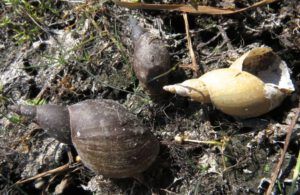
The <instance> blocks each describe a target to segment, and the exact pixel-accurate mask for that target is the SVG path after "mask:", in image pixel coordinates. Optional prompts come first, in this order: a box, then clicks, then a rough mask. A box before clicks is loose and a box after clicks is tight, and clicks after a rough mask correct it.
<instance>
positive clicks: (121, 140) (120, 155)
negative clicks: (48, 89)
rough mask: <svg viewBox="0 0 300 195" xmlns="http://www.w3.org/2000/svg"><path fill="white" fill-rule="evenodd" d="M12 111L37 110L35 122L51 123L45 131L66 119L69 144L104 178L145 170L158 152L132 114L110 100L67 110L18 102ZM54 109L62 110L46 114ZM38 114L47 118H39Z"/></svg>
mask: <svg viewBox="0 0 300 195" xmlns="http://www.w3.org/2000/svg"><path fill="white" fill-rule="evenodd" d="M13 110H14V111H16V112H18V113H20V114H25V115H32V114H33V115H34V114H35V113H36V115H37V117H35V120H36V122H37V123H38V124H40V125H41V122H42V123H43V126H44V125H45V124H50V126H51V128H52V129H51V131H49V130H50V128H48V133H49V132H51V133H52V132H53V131H56V130H59V128H58V127H54V126H55V124H59V125H61V123H62V122H61V121H60V120H61V119H62V120H63V121H64V122H65V126H62V127H64V128H65V127H70V129H71V137H72V143H73V145H74V147H75V148H76V150H77V152H78V155H79V156H80V158H81V160H82V162H83V163H84V165H85V166H86V167H88V168H90V169H91V170H93V171H95V172H96V173H98V174H101V175H104V176H106V177H110V178H125V177H134V176H136V175H138V174H139V173H141V172H143V171H145V170H146V169H147V168H148V167H149V166H150V165H151V164H152V163H153V161H154V160H155V158H156V156H157V155H158V152H159V142H158V140H157V139H156V138H155V136H154V135H153V134H152V133H151V132H150V131H149V130H148V129H146V128H144V127H143V126H142V125H141V124H140V122H139V120H138V119H137V117H136V116H135V115H133V114H131V113H130V112H129V111H127V110H126V108H125V107H124V106H122V105H121V104H119V103H117V102H114V101H112V100H86V101H83V102H79V103H77V104H74V105H71V106H68V107H67V109H63V107H60V106H56V105H45V106H36V107H32V106H25V105H21V106H17V107H14V108H13ZM53 110H57V111H58V112H61V111H62V112H61V113H57V115H54V114H53V115H49V116H47V114H51V113H52V112H53ZM39 113H43V116H44V117H46V119H45V120H44V119H42V120H41V121H39V119H40V118H41V114H40V116H38V114H39ZM63 115H64V116H63ZM51 117H53V118H51ZM67 118H68V122H67ZM45 121H47V122H45ZM55 121H56V122H55ZM41 126H42V125H41ZM64 133H65V131H64V132H63V133H62V134H64ZM68 136H69V134H68Z"/></svg>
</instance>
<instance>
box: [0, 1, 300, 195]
mask: <svg viewBox="0 0 300 195" xmlns="http://www.w3.org/2000/svg"><path fill="white" fill-rule="evenodd" d="M254 2H256V1H252V0H251V1H250V0H243V1H239V2H236V1H225V0H224V1H219V0H218V1H209V2H208V1H200V2H197V3H199V4H201V5H211V6H219V7H228V6H229V7H231V8H234V7H236V8H239V7H245V6H248V5H250V4H253V3H254ZM168 3H184V2H181V1H172V2H169V1H168ZM192 3H195V2H192ZM0 10H1V13H2V14H0V26H1V28H0V34H1V35H3V36H0V72H1V76H0V103H1V116H0V117H1V118H0V190H1V192H3V193H15V194H32V193H54V194H71V193H74V192H77V193H80V194H92V193H94V194H102V193H108V192H109V193H121V194H151V193H157V194H176V193H178V194H241V193H245V194H246V193H247V194H248V193H253V194H260V193H264V192H265V190H266V188H267V186H268V185H269V182H270V177H271V174H272V172H273V169H274V167H275V165H276V163H277V160H278V156H279V155H280V151H281V149H282V148H283V142H284V140H285V136H286V134H287V127H288V126H289V125H290V124H291V118H293V117H294V116H295V109H293V108H296V107H297V102H298V87H299V79H300V76H299V75H300V74H299V73H300V69H299V66H298V65H299V63H300V62H299V59H298V56H299V55H300V48H299V43H300V42H299V41H300V38H299V37H300V36H299V35H300V28H299V22H300V19H299V17H300V16H299V12H298V11H297V10H299V3H298V2H297V0H291V1H278V2H276V3H273V4H270V5H268V6H263V7H258V8H256V9H253V10H251V11H247V12H243V13H241V14H235V15H228V16H209V15H189V16H188V19H189V26H190V36H191V41H192V45H193V49H194V52H195V56H196V61H197V64H198V65H199V67H200V70H202V71H203V72H207V71H209V70H213V69H216V68H222V67H228V66H229V65H230V63H231V62H232V61H233V60H234V59H236V58H237V57H239V56H240V55H241V54H243V53H245V52H246V51H248V50H250V49H251V48H254V47H258V46H269V47H271V48H272V49H273V50H274V51H275V52H276V53H277V54H278V55H280V57H281V58H282V59H283V60H285V61H286V63H287V64H288V66H289V68H290V70H291V73H292V79H293V81H294V84H295V87H296V92H295V93H294V94H292V95H291V96H289V97H287V98H286V100H285V101H284V102H283V103H282V105H281V106H280V107H278V108H277V109H275V110H274V111H272V112H270V113H268V114H266V115H264V116H261V117H258V118H255V119H249V120H240V119H236V118H232V117H230V116H228V115H225V114H223V113H221V112H220V111H218V110H216V109H215V108H214V107H213V106H211V105H202V104H199V103H196V102H192V101H189V100H188V99H186V98H182V97H177V96H172V95H170V96H169V97H167V98H165V99H162V100H161V101H159V102H157V101H152V100H151V98H150V97H149V96H148V95H147V94H146V93H145V92H144V91H143V89H142V88H141V87H140V86H139V83H138V80H137V78H136V77H135V75H134V72H133V71H132V67H131V65H132V53H133V45H132V41H131V40H130V27H129V24H128V21H127V20H128V18H129V16H134V17H135V18H137V19H138V21H139V23H140V24H141V25H142V26H143V27H145V28H146V29H147V30H149V31H151V32H153V33H155V34H156V35H157V36H159V37H160V38H161V39H162V40H164V42H165V43H166V45H167V46H168V49H169V51H170V53H171V61H172V64H173V67H174V70H172V71H170V77H171V82H172V83H177V82H181V81H184V80H186V79H187V78H192V77H193V71H192V70H191V69H188V68H186V67H187V66H186V65H187V64H191V59H190V55H189V49H188V47H187V39H186V33H185V27H184V25H185V24H184V20H183V17H182V15H181V14H180V13H178V12H167V11H153V10H130V9H127V8H124V7H120V6H117V5H115V4H113V3H111V2H105V3H100V2H99V1H86V2H72V1H70V2H67V1H55V2H53V1H48V0H46V1H43V2H40V1H5V2H1V3H0ZM96 98H104V99H113V100H116V101H118V102H120V103H122V104H123V105H125V107H127V108H128V109H129V110H130V111H131V112H133V113H134V114H136V115H137V116H138V117H139V118H140V119H141V121H142V122H143V124H144V125H145V126H147V127H148V128H149V129H151V131H152V132H153V133H154V134H155V136H156V137H158V139H159V140H160V142H161V150H160V153H159V156H158V158H157V160H156V161H155V162H154V164H153V165H152V166H151V167H150V168H149V170H147V171H146V172H145V173H143V175H144V182H138V181H136V180H134V179H132V178H128V179H109V178H103V177H102V176H99V175H95V174H94V173H92V172H91V171H90V170H87V169H86V168H84V167H83V166H82V165H80V164H76V163H75V165H74V167H70V168H68V169H66V170H65V171H62V172H55V173H53V174H49V175H47V176H45V177H40V178H38V179H34V180H31V181H28V182H27V183H25V184H16V182H17V181H19V180H22V179H27V178H29V177H32V176H35V175H37V174H39V173H42V172H45V171H49V170H53V169H55V168H57V167H59V166H63V165H64V164H66V163H68V162H69V160H70V159H69V157H68V154H67V151H69V150H71V153H72V154H73V156H75V155H76V151H75V150H74V149H73V148H72V146H70V147H69V146H67V145H64V144H62V143H59V142H57V141H56V140H54V139H53V138H51V137H49V136H48V135H46V134H45V133H44V131H43V130H42V129H40V128H38V127H37V126H35V125H34V123H32V121H29V120H27V119H26V118H23V117H20V116H17V115H15V114H14V113H12V112H10V111H9V110H8V109H7V106H8V105H11V104H19V103H31V104H41V103H45V102H48V103H53V104H60V105H69V104H73V103H77V102H79V101H82V100H85V99H96ZM299 129H300V128H299V122H298V123H297V125H296V126H295V128H294V130H293V134H292V138H291V141H290V147H289V150H288V154H287V155H286V158H285V162H284V166H283V168H282V170H283V171H282V173H281V174H280V175H279V178H278V181H279V182H278V183H277V185H276V188H274V191H275V193H285V192H287V191H288V190H289V186H290V183H289V180H287V179H288V178H292V174H293V171H292V170H293V169H294V166H295V163H296V157H297V155H298V152H299V142H298V140H299ZM183 134H188V135H189V137H190V139H192V140H200V141H212V142H213V143H210V144H199V143H198V144H197V143H177V142H175V141H174V137H175V136H176V135H183Z"/></svg>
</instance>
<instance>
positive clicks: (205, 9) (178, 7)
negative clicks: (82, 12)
mask: <svg viewBox="0 0 300 195" xmlns="http://www.w3.org/2000/svg"><path fill="white" fill-rule="evenodd" d="M277 1H282V0H262V1H259V2H257V3H254V4H252V5H250V6H249V7H245V8H241V9H224V8H217V7H211V6H202V5H198V6H196V7H193V6H192V5H186V4H148V3H131V2H126V1H119V0H114V3H115V4H116V5H119V6H123V7H127V8H129V9H150V10H168V11H180V12H184V13H192V14H208V15H229V14H237V13H241V12H244V11H248V10H250V9H254V8H257V7H260V6H264V5H267V4H270V3H274V2H277Z"/></svg>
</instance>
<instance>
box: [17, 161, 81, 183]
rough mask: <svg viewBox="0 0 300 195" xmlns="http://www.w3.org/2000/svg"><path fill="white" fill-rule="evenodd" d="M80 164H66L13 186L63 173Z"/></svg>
mask: <svg viewBox="0 0 300 195" xmlns="http://www.w3.org/2000/svg"><path fill="white" fill-rule="evenodd" d="M80 164H81V163H75V164H72V165H70V164H69V163H68V164H65V165H62V166H60V167H57V168H55V169H52V170H49V171H45V172H43V173H40V174H37V175H35V176H33V177H30V178H28V179H24V180H19V181H17V182H16V183H15V184H17V185H19V184H24V183H27V182H29V181H32V180H35V179H38V178H42V177H46V176H48V175H51V174H54V173H59V172H64V171H67V170H69V169H73V168H75V167H77V166H79V165H80Z"/></svg>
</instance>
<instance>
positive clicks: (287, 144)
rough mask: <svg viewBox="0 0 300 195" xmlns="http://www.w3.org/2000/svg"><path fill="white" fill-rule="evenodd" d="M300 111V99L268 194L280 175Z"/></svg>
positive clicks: (268, 194)
mask: <svg viewBox="0 0 300 195" xmlns="http://www.w3.org/2000/svg"><path fill="white" fill-rule="evenodd" d="M299 113H300V101H299V104H298V108H297V110H296V113H295V117H294V119H293V121H292V122H291V124H290V125H289V127H288V130H287V135H286V138H285V142H284V147H283V150H281V156H280V159H279V161H278V163H277V165H276V168H275V170H274V172H273V174H272V176H271V183H270V185H269V187H268V190H267V192H266V194H267V195H270V194H271V193H272V189H273V187H274V185H275V182H276V179H277V177H278V174H279V171H280V169H281V166H282V164H283V160H284V156H285V153H286V151H287V149H288V146H289V143H290V139H291V135H292V132H293V129H294V127H295V125H296V123H297V120H298V117H299Z"/></svg>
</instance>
